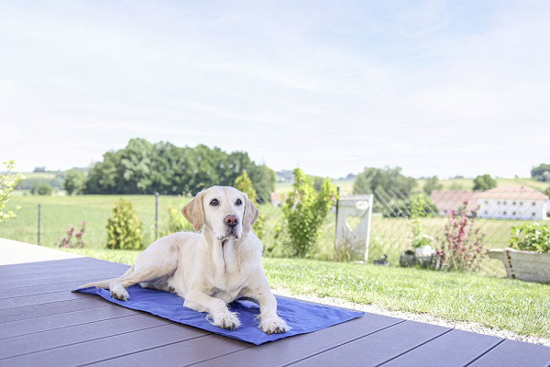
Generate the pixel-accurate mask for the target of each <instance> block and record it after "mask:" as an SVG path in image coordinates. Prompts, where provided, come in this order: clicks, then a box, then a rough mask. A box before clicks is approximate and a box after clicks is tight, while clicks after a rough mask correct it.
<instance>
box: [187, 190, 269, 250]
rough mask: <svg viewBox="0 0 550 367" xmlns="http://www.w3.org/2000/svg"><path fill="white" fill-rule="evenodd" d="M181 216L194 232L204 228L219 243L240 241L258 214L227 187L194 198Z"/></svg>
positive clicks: (249, 203) (239, 195)
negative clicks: (229, 240) (205, 227)
mask: <svg viewBox="0 0 550 367" xmlns="http://www.w3.org/2000/svg"><path fill="white" fill-rule="evenodd" d="M182 213H183V215H184V216H185V218H186V219H187V220H188V221H189V222H190V223H191V224H192V225H193V228H194V229H195V231H200V230H201V229H202V227H203V226H207V227H208V228H209V229H210V230H212V231H213V232H214V235H215V236H216V238H217V239H218V240H224V239H227V238H231V237H233V238H237V239H238V238H241V236H242V235H243V232H244V233H248V232H250V227H251V226H252V224H253V223H254V222H255V221H256V219H258V216H259V215H260V211H259V210H258V208H256V206H255V205H254V204H253V203H252V202H251V201H250V199H248V196H247V195H246V194H245V193H242V192H240V191H239V190H237V189H235V188H233V187H229V186H213V187H210V188H209V189H206V190H203V191H201V192H199V193H198V194H197V196H195V198H194V199H193V200H191V202H190V203H189V204H187V205H186V206H184V207H183V209H182Z"/></svg>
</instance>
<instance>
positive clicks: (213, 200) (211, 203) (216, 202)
mask: <svg viewBox="0 0 550 367" xmlns="http://www.w3.org/2000/svg"><path fill="white" fill-rule="evenodd" d="M210 205H212V206H218V205H220V202H219V201H218V199H212V201H211V202H210Z"/></svg>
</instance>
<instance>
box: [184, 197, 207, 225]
mask: <svg viewBox="0 0 550 367" xmlns="http://www.w3.org/2000/svg"><path fill="white" fill-rule="evenodd" d="M202 197H203V193H202V192H199V193H198V194H197V196H195V197H194V198H193V200H191V201H190V202H189V203H188V204H187V205H186V206H184V207H183V209H182V210H181V212H182V213H183V216H184V217H185V219H187V220H188V221H189V223H191V224H192V225H193V229H194V230H195V231H197V232H198V231H200V230H201V229H202V226H204V208H203V205H202Z"/></svg>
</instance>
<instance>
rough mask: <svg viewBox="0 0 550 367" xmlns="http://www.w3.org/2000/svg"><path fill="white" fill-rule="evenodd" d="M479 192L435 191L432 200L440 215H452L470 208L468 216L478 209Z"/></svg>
mask: <svg viewBox="0 0 550 367" xmlns="http://www.w3.org/2000/svg"><path fill="white" fill-rule="evenodd" d="M479 194H480V192H478V191H455V190H448V191H443V190H435V191H433V192H432V194H431V195H430V200H431V201H432V202H433V203H434V204H435V206H437V209H439V214H440V215H448V214H451V212H452V211H456V212H459V211H462V210H464V208H466V205H467V207H468V211H469V213H468V214H471V212H472V211H473V210H475V209H476V205H477V197H478V195H479Z"/></svg>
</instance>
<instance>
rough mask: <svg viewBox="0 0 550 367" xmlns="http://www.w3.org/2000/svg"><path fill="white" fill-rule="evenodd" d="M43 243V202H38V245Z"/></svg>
mask: <svg viewBox="0 0 550 367" xmlns="http://www.w3.org/2000/svg"><path fill="white" fill-rule="evenodd" d="M41 244H42V204H38V245H41Z"/></svg>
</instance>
